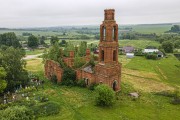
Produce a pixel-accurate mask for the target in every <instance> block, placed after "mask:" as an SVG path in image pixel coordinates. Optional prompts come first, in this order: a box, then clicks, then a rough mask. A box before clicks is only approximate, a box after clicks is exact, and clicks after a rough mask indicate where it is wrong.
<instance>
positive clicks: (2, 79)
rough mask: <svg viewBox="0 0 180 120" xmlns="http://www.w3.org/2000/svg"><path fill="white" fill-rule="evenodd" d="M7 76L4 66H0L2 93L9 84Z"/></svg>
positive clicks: (0, 90) (0, 91) (0, 87)
mask: <svg viewBox="0 0 180 120" xmlns="http://www.w3.org/2000/svg"><path fill="white" fill-rule="evenodd" d="M5 77H6V71H5V70H4V68H3V67H0V93H2V92H3V91H4V89H5V88H6V86H7V83H6V81H5V80H4V79H5Z"/></svg>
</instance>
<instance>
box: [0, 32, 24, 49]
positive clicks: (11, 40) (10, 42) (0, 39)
mask: <svg viewBox="0 0 180 120" xmlns="http://www.w3.org/2000/svg"><path fill="white" fill-rule="evenodd" d="M2 45H6V46H13V47H14V48H17V47H21V45H20V43H19V40H18V39H17V37H16V34H15V33H13V32H9V33H4V34H2V35H0V46H2Z"/></svg>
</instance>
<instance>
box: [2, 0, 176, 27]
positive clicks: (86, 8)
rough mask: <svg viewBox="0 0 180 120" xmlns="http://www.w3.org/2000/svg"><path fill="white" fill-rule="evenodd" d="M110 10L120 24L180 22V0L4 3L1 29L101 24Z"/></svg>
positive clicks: (18, 0)
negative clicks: (107, 9) (114, 11)
mask: <svg viewBox="0 0 180 120" xmlns="http://www.w3.org/2000/svg"><path fill="white" fill-rule="evenodd" d="M106 8H114V9H115V10H116V14H115V15H116V21H117V22H118V24H146V23H147V24H150V23H169V22H180V0H0V27H11V28H12V27H49V26H69V25H99V24H101V22H102V21H103V18H104V17H103V15H104V9H106Z"/></svg>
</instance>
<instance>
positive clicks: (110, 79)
mask: <svg viewBox="0 0 180 120" xmlns="http://www.w3.org/2000/svg"><path fill="white" fill-rule="evenodd" d="M114 14H115V10H114V9H106V10H104V21H103V23H102V24H101V26H100V43H99V63H98V64H97V65H96V66H95V76H96V83H103V84H107V85H108V86H110V87H111V88H112V89H113V90H114V91H119V90H120V81H121V64H120V63H119V62H118V48H119V44H118V25H117V24H116V21H115V19H114Z"/></svg>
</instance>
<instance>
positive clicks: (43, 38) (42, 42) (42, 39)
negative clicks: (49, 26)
mask: <svg viewBox="0 0 180 120" xmlns="http://www.w3.org/2000/svg"><path fill="white" fill-rule="evenodd" d="M45 40H46V37H45V36H42V37H41V38H40V44H41V45H44V44H46V43H45Z"/></svg>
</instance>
